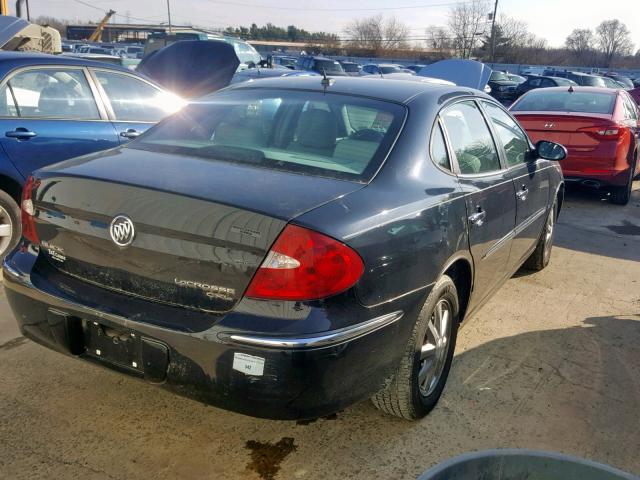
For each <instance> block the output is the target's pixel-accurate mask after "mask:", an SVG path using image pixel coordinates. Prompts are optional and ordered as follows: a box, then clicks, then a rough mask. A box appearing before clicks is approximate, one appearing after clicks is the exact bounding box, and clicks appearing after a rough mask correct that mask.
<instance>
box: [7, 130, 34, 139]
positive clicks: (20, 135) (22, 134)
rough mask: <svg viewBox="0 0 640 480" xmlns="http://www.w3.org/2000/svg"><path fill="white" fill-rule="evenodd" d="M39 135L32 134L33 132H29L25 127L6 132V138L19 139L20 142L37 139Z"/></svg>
mask: <svg viewBox="0 0 640 480" xmlns="http://www.w3.org/2000/svg"><path fill="white" fill-rule="evenodd" d="M37 135H38V134H37V133H36V132H32V131H31V130H27V129H26V128H23V127H18V128H16V129H15V130H9V131H8V132H5V134H4V136H5V137H9V138H17V139H18V140H28V139H30V138H33V137H36V136H37Z"/></svg>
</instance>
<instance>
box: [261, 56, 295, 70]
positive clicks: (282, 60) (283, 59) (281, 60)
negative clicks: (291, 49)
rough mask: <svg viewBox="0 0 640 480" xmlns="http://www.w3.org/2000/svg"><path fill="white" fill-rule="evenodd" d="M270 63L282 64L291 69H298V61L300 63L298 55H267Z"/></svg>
mask: <svg viewBox="0 0 640 480" xmlns="http://www.w3.org/2000/svg"><path fill="white" fill-rule="evenodd" d="M267 61H268V63H270V64H271V65H272V66H273V65H280V66H282V67H285V68H288V69H290V70H295V69H296V63H298V59H297V57H290V56H287V55H269V57H267Z"/></svg>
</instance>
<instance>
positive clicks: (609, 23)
mask: <svg viewBox="0 0 640 480" xmlns="http://www.w3.org/2000/svg"><path fill="white" fill-rule="evenodd" d="M596 34H597V36H598V47H599V48H600V51H601V52H602V53H603V55H604V63H605V66H607V67H610V66H611V65H612V64H613V62H614V60H615V59H616V57H618V56H624V55H629V54H630V53H631V51H632V50H633V43H632V42H631V32H629V29H628V28H627V26H626V25H625V24H624V23H622V22H621V21H620V20H605V21H604V22H602V23H601V24H600V25H598V28H596Z"/></svg>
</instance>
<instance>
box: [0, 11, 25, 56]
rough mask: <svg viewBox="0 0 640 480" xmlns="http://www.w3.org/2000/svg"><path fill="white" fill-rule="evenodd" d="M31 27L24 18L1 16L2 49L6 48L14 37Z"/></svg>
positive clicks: (0, 44)
mask: <svg viewBox="0 0 640 480" xmlns="http://www.w3.org/2000/svg"><path fill="white" fill-rule="evenodd" d="M29 25H30V23H29V22H27V21H26V20H24V19H22V18H18V17H11V16H8V15H3V16H0V48H2V47H4V46H5V45H6V44H7V43H8V42H9V41H10V40H11V39H12V38H13V37H15V36H16V35H17V34H18V33H20V32H21V31H22V30H24V29H25V28H27V27H28V26H29Z"/></svg>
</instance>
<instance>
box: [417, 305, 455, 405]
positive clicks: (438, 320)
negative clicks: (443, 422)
mask: <svg viewBox="0 0 640 480" xmlns="http://www.w3.org/2000/svg"><path fill="white" fill-rule="evenodd" d="M452 320H453V319H452V308H451V304H450V303H449V300H447V299H445V298H442V299H440V300H439V301H438V303H437V304H436V306H435V308H434V310H433V313H432V314H431V318H430V319H429V324H428V326H427V332H426V334H425V337H424V341H423V342H422V347H421V348H420V369H419V371H418V386H419V387H420V393H421V394H422V395H423V396H425V397H426V396H429V395H431V393H433V391H434V390H435V388H436V386H437V385H438V382H439V381H440V377H441V376H442V371H443V370H444V366H445V363H446V361H447V353H448V351H449V340H450V337H451V322H452Z"/></svg>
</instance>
